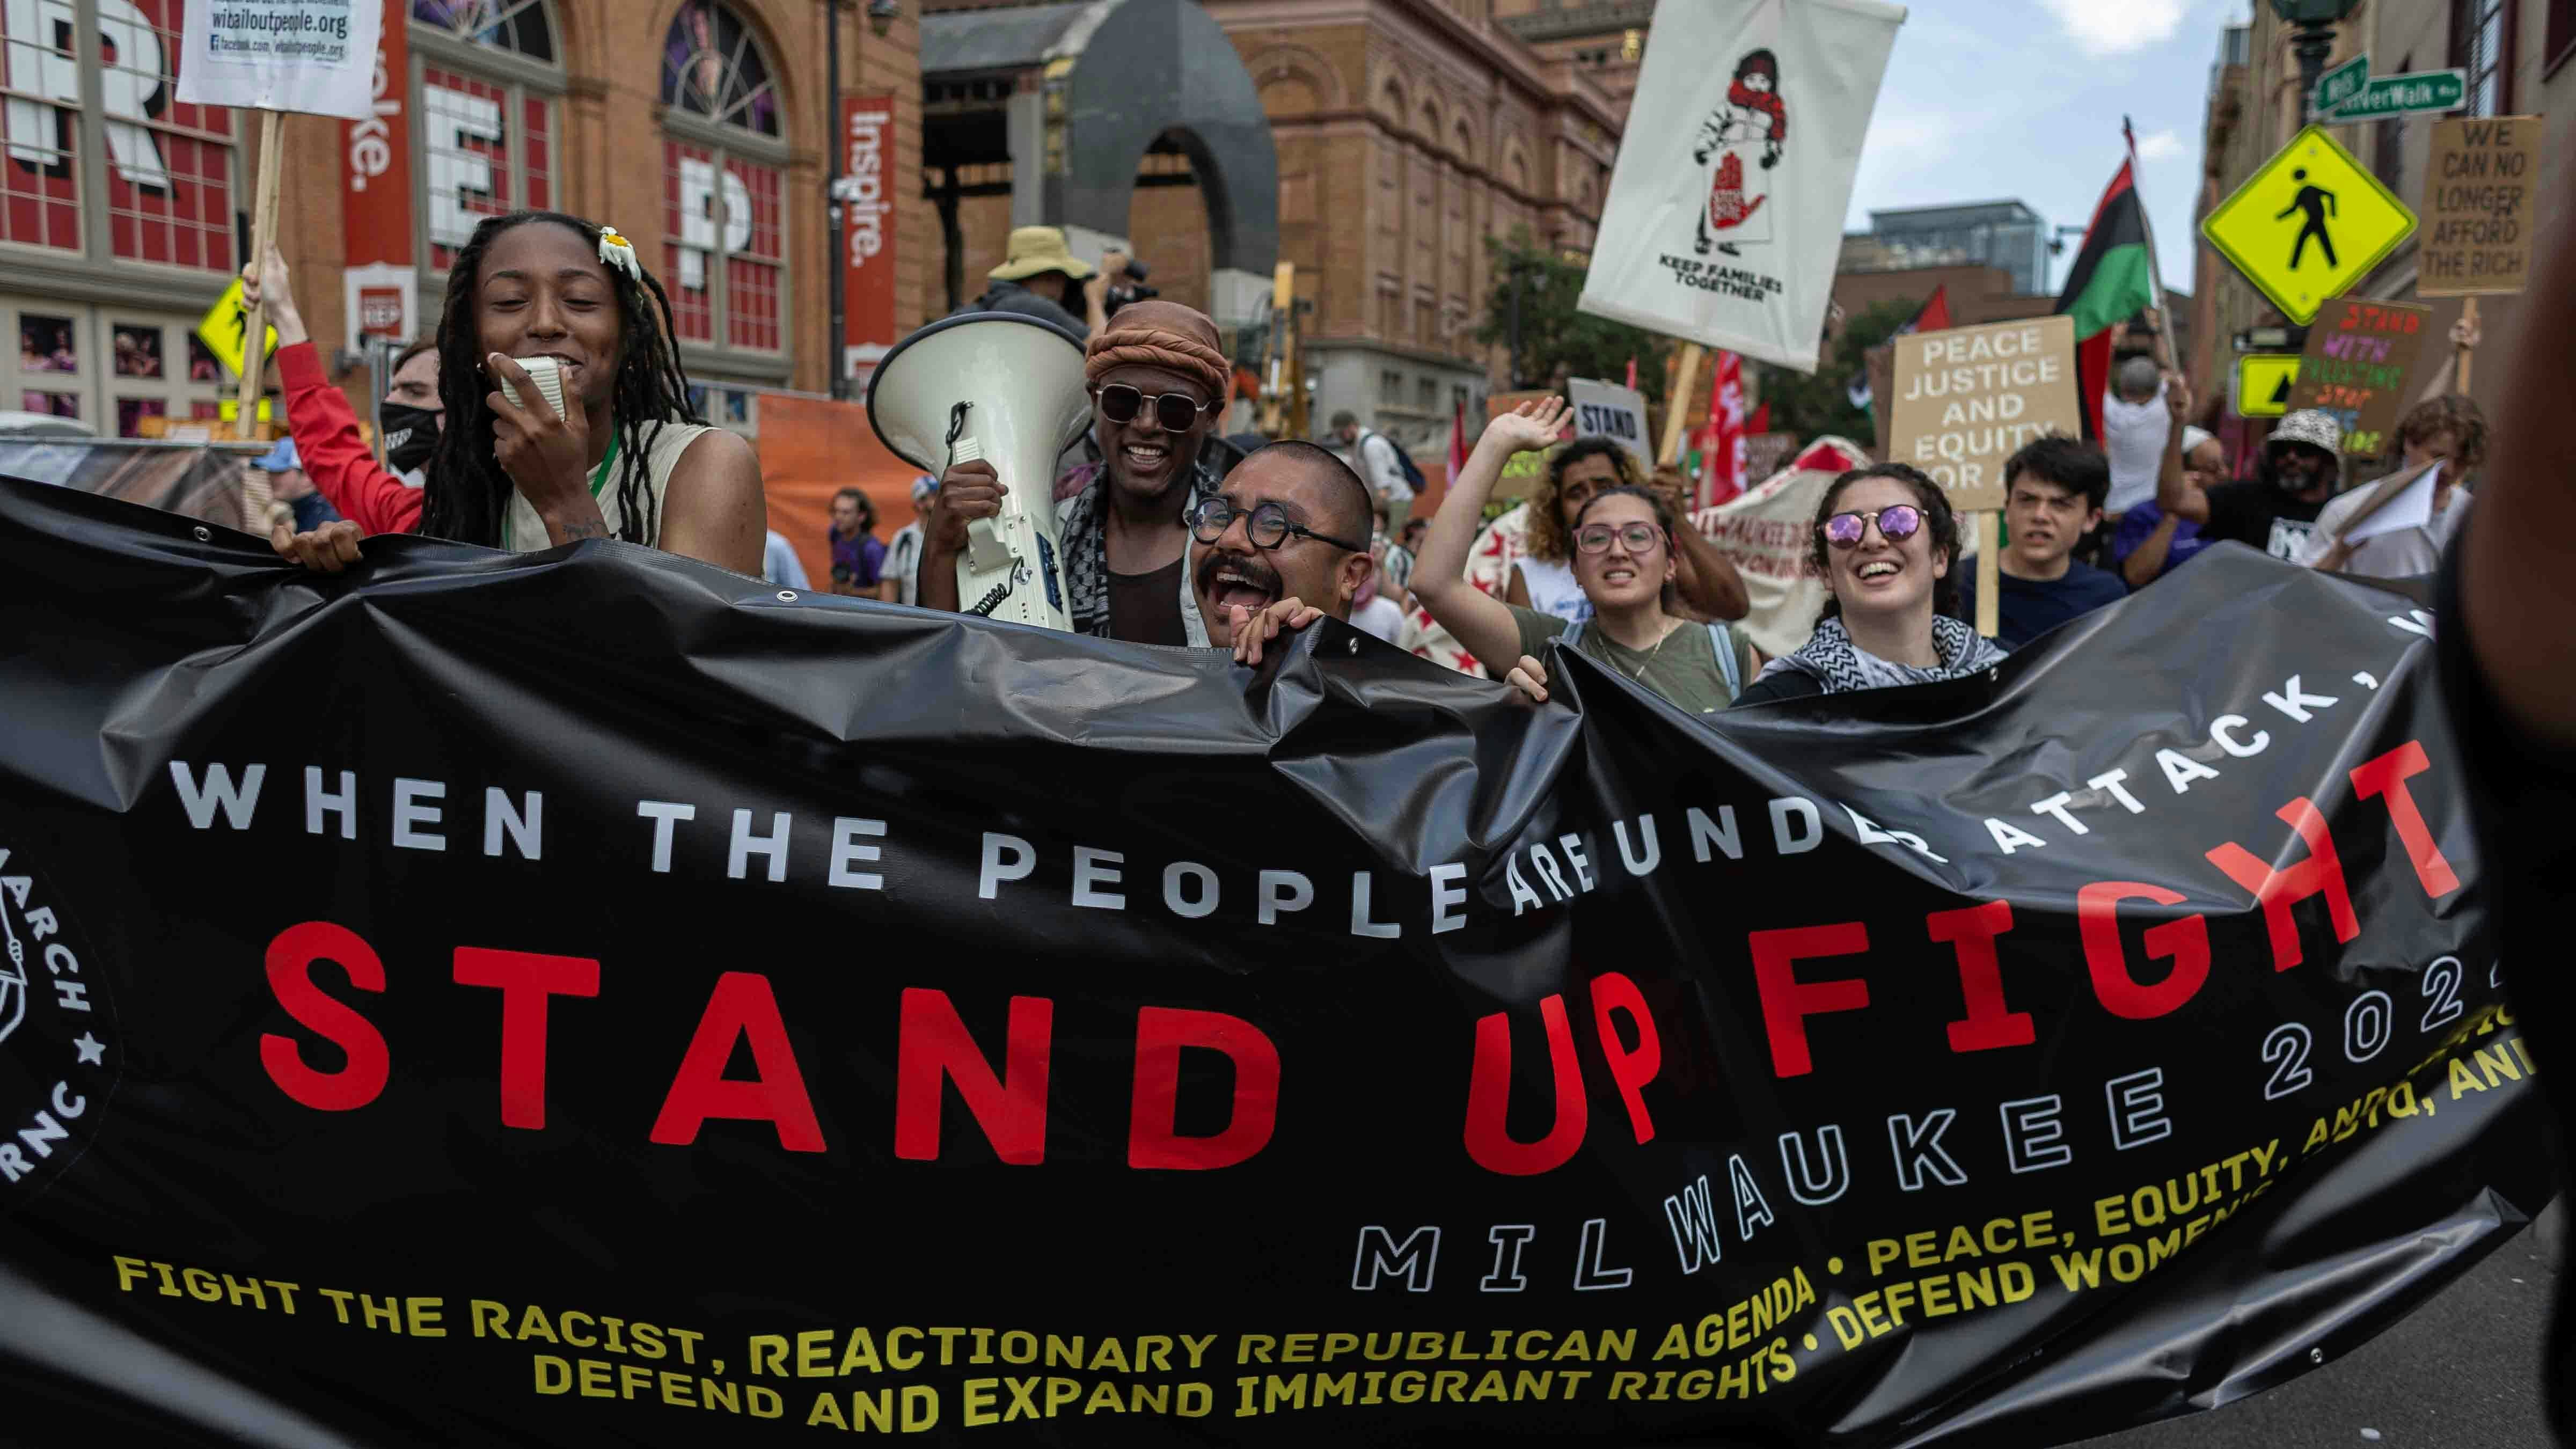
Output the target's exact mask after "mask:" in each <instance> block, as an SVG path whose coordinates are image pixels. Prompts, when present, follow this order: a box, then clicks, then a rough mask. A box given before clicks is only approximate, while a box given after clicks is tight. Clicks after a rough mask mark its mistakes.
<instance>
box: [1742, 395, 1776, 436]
mask: <svg viewBox="0 0 2576 1449" xmlns="http://www.w3.org/2000/svg"><path fill="white" fill-rule="evenodd" d="M1769 431H1771V404H1770V403H1769V402H1768V401H1766V402H1764V403H1763V404H1762V406H1760V407H1758V408H1755V409H1754V410H1753V421H1751V422H1749V423H1746V424H1745V425H1744V435H1745V436H1746V437H1748V438H1758V437H1761V436H1762V435H1763V434H1764V433H1767V432H1769Z"/></svg>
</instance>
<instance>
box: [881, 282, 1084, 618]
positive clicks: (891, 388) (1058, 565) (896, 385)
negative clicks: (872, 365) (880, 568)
mask: <svg viewBox="0 0 2576 1449" xmlns="http://www.w3.org/2000/svg"><path fill="white" fill-rule="evenodd" d="M1082 364H1083V352H1082V344H1081V343H1079V342H1076V341H1074V340H1073V337H1072V335H1071V334H1069V333H1067V332H1064V331H1062V330H1061V329H1059V328H1057V327H1054V326H1052V325H1051V324H1048V323H1045V322H1041V321H1039V320H1038V319H1037V318H1035V317H1026V316H1022V315H1020V314H1019V313H1016V312H969V313H967V314H966V315H964V316H962V317H950V318H947V319H945V320H943V321H938V322H933V323H931V324H930V325H929V326H927V327H924V328H922V329H921V330H920V331H918V332H915V333H913V334H912V335H911V336H909V337H906V338H905V339H903V340H902V341H901V342H898V343H896V344H895V345H894V349H893V350H892V351H890V352H888V353H887V354H886V355H885V359H884V360H883V361H881V362H879V363H878V364H877V368H876V376H875V378H874V379H873V380H871V381H870V382H869V384H868V423H869V425H870V426H871V427H874V428H875V429H876V431H877V436H878V437H879V438H880V439H882V440H884V442H885V445H886V446H887V447H888V448H890V449H892V450H893V451H894V454H895V456H897V457H899V458H902V459H904V460H905V461H906V462H909V463H911V464H912V465H913V466H914V467H917V468H919V469H921V470H922V471H923V472H926V473H929V474H931V475H932V476H934V477H936V476H938V475H940V474H943V473H945V472H947V471H948V467H949V465H950V464H952V463H963V462H965V461H967V460H969V459H972V458H982V459H984V460H986V461H987V462H990V463H991V464H992V465H993V471H994V472H995V473H996V474H998V475H999V476H1000V478H1001V480H1002V513H1001V516H1000V517H998V518H989V519H986V518H979V519H977V520H975V522H974V523H972V524H970V525H968V527H967V531H966V552H965V553H964V554H963V555H961V556H959V558H958V560H957V607H958V609H959V610H960V611H961V612H963V613H968V614H982V615H984V616H986V617H987V618H993V619H1007V620H1010V621H1011V622H1012V623H1015V624H1035V625H1038V626H1039V627H1041V628H1047V629H1064V630H1070V629H1072V628H1073V618H1072V616H1071V614H1069V613H1068V612H1067V611H1066V593H1065V583H1064V558H1063V551H1062V550H1061V549H1060V548H1058V547H1057V544H1056V532H1055V460H1056V458H1057V456H1058V455H1060V454H1061V453H1063V452H1064V450H1065V448H1066V447H1067V446H1069V445H1070V444H1071V443H1072V442H1073V441H1074V440H1075V439H1076V438H1078V437H1080V436H1081V435H1082V430H1083V429H1084V428H1086V427H1088V426H1090V423H1091V397H1090V394H1089V392H1088V390H1087V389H1086V388H1085V386H1084V380H1083V375H1082Z"/></svg>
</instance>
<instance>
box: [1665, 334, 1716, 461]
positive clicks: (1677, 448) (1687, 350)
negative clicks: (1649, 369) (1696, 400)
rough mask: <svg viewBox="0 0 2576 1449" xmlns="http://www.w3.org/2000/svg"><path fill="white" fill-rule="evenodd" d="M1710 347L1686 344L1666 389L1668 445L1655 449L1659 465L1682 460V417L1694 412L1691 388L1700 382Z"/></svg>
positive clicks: (1666, 441)
mask: <svg viewBox="0 0 2576 1449" xmlns="http://www.w3.org/2000/svg"><path fill="white" fill-rule="evenodd" d="M1706 350H1707V349H1705V348H1703V347H1701V346H1700V345H1699V344H1698V343H1696V342H1685V343H1683V344H1682V356H1681V361H1680V363H1679V364H1678V365H1677V366H1675V367H1674V369H1673V374H1674V377H1673V385H1672V386H1670V387H1668V388H1665V389H1664V445H1663V446H1662V447H1660V448H1658V449H1656V450H1655V466H1656V467H1659V468H1662V467H1668V466H1670V465H1672V464H1674V463H1677V462H1680V461H1681V456H1682V421H1683V419H1685V418H1687V417H1688V416H1690V407H1689V398H1690V393H1691V388H1692V387H1693V386H1694V385H1696V384H1697V383H1698V382H1699V360H1700V357H1701V356H1702V354H1704V353H1705V352H1706Z"/></svg>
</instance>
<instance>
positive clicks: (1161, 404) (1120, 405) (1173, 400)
mask: <svg viewBox="0 0 2576 1449" xmlns="http://www.w3.org/2000/svg"><path fill="white" fill-rule="evenodd" d="M1091 395H1092V396H1093V397H1095V398H1097V399H1099V401H1100V415H1101V416H1102V417H1104V418H1107V419H1108V420H1109V421H1111V422H1113V423H1132V422H1134V421H1135V420H1136V414H1138V413H1139V412H1142V411H1144V409H1145V406H1146V404H1148V403H1151V404H1152V405H1153V408H1154V421H1155V422H1157V423H1160V424H1162V427H1163V431H1164V432H1167V433H1178V432H1186V431H1187V430H1188V429H1189V426H1190V424H1192V423H1195V422H1197V421H1198V419H1199V414H1200V413H1203V412H1205V411H1207V410H1208V409H1209V408H1212V407H1215V406H1216V404H1214V403H1203V402H1200V401H1199V400H1198V399H1197V398H1194V397H1192V396H1190V395H1189V394H1188V393H1185V392H1165V393H1156V394H1155V395H1153V396H1152V397H1147V396H1146V395H1145V394H1143V393H1141V392H1139V391H1137V390H1136V389H1134V388H1132V387H1129V386H1128V385H1127V384H1125V383H1123V382H1113V383H1110V384H1108V385H1107V386H1105V387H1096V388H1093V389H1092V390H1091Z"/></svg>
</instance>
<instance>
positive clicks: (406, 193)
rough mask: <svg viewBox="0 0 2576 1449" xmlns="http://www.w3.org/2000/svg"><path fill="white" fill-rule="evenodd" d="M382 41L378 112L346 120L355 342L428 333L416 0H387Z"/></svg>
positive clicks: (343, 181) (350, 313)
mask: <svg viewBox="0 0 2576 1449" xmlns="http://www.w3.org/2000/svg"><path fill="white" fill-rule="evenodd" d="M383 3H384V7H385V23H384V34H383V38H382V39H381V40H379V41H378V42H377V44H376V81H375V91H374V94H375V104H374V107H373V110H374V114H372V115H370V116H368V117H367V118H366V119H365V120H363V121H343V122H341V123H340V218H341V224H342V227H343V229H344V230H345V231H346V233H347V235H348V245H349V251H348V268H347V270H346V272H345V273H344V274H343V280H342V284H341V285H342V295H343V300H344V301H345V302H346V304H347V305H346V312H345V315H346V316H347V318H348V324H347V326H348V337H349V346H350V347H351V348H353V349H354V348H358V347H360V346H362V345H363V339H365V338H368V337H387V338H392V339H394V340H396V341H404V340H408V339H410V338H412V337H415V336H418V335H419V333H420V298H419V271H418V269H417V265H416V263H415V262H414V259H413V254H412V234H411V226H412V210H411V207H412V184H411V114H410V102H411V47H410V46H409V44H408V43H407V40H406V37H405V35H404V33H403V26H404V21H405V19H406V18H407V15H408V12H409V9H410V7H408V6H406V5H404V4H402V3H400V0H383Z"/></svg>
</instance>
